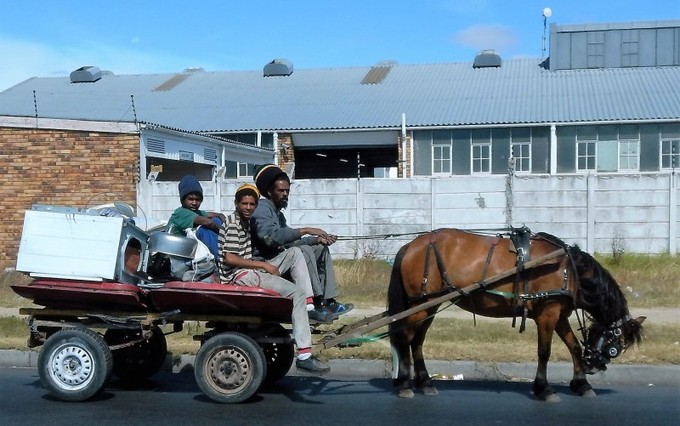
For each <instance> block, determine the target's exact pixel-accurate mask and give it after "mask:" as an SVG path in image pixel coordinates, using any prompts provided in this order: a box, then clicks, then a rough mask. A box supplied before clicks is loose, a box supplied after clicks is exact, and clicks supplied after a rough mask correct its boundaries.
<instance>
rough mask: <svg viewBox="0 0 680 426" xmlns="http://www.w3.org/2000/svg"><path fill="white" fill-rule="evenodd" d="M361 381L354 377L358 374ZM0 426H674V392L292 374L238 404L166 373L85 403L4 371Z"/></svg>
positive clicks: (33, 374) (679, 395)
mask: <svg viewBox="0 0 680 426" xmlns="http://www.w3.org/2000/svg"><path fill="white" fill-rule="evenodd" d="M359 373H360V372H359ZM0 383H2V386H1V387H0V423H1V424H3V425H7V426H10V425H22V426H23V425H27V424H50V425H69V426H72V425H74V424H97V425H122V424H134V425H167V424H181V425H193V424H196V425H209V424H225V423H226V424H238V425H250V424H258V425H262V424H277V425H300V424H303V425H320V424H323V425H348V424H353V425H365V424H370V425H391V426H392V425H397V424H399V425H402V424H403V425H416V424H418V425H422V424H427V425H428V426H432V425H451V424H455V425H494V424H496V425H548V424H549V425H563V424H564V425H566V424H577V425H598V426H602V425H616V426H620V425H648V424H654V425H655V426H662V425H675V424H677V421H678V419H679V418H680V388H678V386H675V385H655V386H650V385H644V384H633V385H630V384H628V385H627V384H611V385H601V386H598V387H597V391H598V394H599V395H598V396H597V397H596V398H581V397H578V396H575V395H573V394H571V393H570V391H569V389H568V387H567V385H565V384H558V385H556V386H555V388H556V390H557V391H558V393H559V394H560V396H561V398H562V402H560V403H556V404H551V403H545V402H540V401H536V400H535V399H534V398H533V397H532V395H531V384H530V383H525V382H506V381H468V380H465V381H439V382H438V388H439V391H440V393H439V395H438V396H436V397H428V396H424V395H420V394H417V395H416V396H415V397H414V398H413V399H400V398H397V397H396V396H395V395H394V392H393V390H392V386H391V381H390V380H389V379H386V378H371V377H364V376H362V375H361V374H358V375H357V377H353V378H351V377H342V376H339V375H328V376H326V377H324V378H316V377H307V376H288V377H285V378H284V379H283V380H282V381H281V382H279V383H278V384H277V385H276V386H275V387H273V388H268V389H264V390H262V391H260V392H258V394H256V396H254V397H253V398H251V399H250V400H249V401H247V402H245V403H242V404H235V405H222V404H217V403H214V402H212V401H211V400H209V399H208V398H206V397H205V396H204V395H203V394H201V392H200V390H199V389H198V387H197V385H196V383H195V381H194V376H193V374H191V372H189V371H183V372H181V373H172V372H162V373H159V374H157V375H156V376H154V377H153V378H152V379H150V380H148V381H146V382H145V383H143V385H142V386H141V387H138V388H129V387H126V386H124V385H123V383H122V382H120V381H117V380H115V379H113V380H111V381H110V382H109V384H108V385H107V386H106V387H105V389H104V391H103V392H102V393H101V394H100V395H98V396H97V397H95V398H94V399H93V400H91V401H87V402H81V403H66V402H62V401H58V400H56V399H54V398H53V397H51V396H50V395H49V394H48V393H47V392H46V391H45V389H44V388H43V387H42V385H41V383H40V380H39V378H38V375H37V371H36V370H35V368H5V367H2V368H0Z"/></svg>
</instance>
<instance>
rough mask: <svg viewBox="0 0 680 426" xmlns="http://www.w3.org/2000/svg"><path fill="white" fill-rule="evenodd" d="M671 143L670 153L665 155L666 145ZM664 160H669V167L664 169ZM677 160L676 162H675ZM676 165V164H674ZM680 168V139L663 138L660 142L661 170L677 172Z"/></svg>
mask: <svg viewBox="0 0 680 426" xmlns="http://www.w3.org/2000/svg"><path fill="white" fill-rule="evenodd" d="M666 143H670V144H671V146H670V149H671V150H670V152H668V153H664V149H663V148H664V144H666ZM664 158H668V159H669V166H667V167H664ZM674 159H675V161H673V160H674ZM673 163H675V164H673ZM678 167H680V138H668V137H662V138H660V140H659V169H660V170H675V169H676V168H678Z"/></svg>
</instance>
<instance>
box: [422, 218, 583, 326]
mask: <svg viewBox="0 0 680 426" xmlns="http://www.w3.org/2000/svg"><path fill="white" fill-rule="evenodd" d="M437 232H438V231H433V232H431V233H430V241H429V242H428V246H427V251H426V253H425V271H424V275H423V280H422V282H421V292H420V295H419V296H417V297H412V298H411V302H415V301H422V300H424V299H431V298H434V297H438V296H441V295H443V294H446V293H450V292H452V291H456V290H458V291H460V289H459V288H458V287H456V286H455V285H454V284H452V283H451V280H450V279H449V276H448V274H447V272H446V265H445V264H444V259H443V258H442V254H441V251H440V250H439V248H438V247H437ZM534 236H535V235H534V234H533V233H532V232H531V230H530V229H529V228H528V227H526V226H523V227H521V228H510V230H509V231H508V232H507V233H505V234H497V235H496V237H495V239H494V240H493V242H492V243H491V248H490V249H489V252H488V253H487V256H486V261H485V263H484V269H483V270H482V277H481V278H480V280H479V282H478V283H479V284H480V285H481V288H482V289H483V290H484V291H486V292H487V293H490V294H495V295H498V296H501V297H505V298H511V299H513V300H514V303H515V306H516V307H517V308H518V310H519V311H521V323H520V328H519V332H520V333H522V332H523V331H524V330H525V329H526V319H527V315H528V308H527V301H529V300H539V299H546V298H550V297H556V296H569V297H573V294H572V292H571V291H569V289H568V288H567V284H568V270H567V269H565V270H564V279H563V284H562V288H560V289H558V290H547V291H541V292H535V293H529V292H528V291H529V278H528V276H527V271H526V269H525V267H524V265H525V263H526V262H527V261H528V260H530V259H531V240H532V237H534ZM504 237H507V238H510V241H511V243H512V245H513V248H514V250H513V251H514V252H515V253H516V255H517V260H516V263H515V266H516V268H517V273H516V274H515V280H514V283H513V292H512V293H508V292H504V291H499V290H493V289H489V288H487V286H488V285H491V284H493V283H492V282H489V283H486V282H485V278H486V274H487V271H488V268H489V265H490V264H491V259H492V257H493V254H494V251H495V250H496V246H497V245H498V243H499V242H500V241H501V240H502V239H503V238H504ZM551 242H552V241H551ZM566 249H567V247H565V251H566V253H567V256H569V258H570V260H571V256H570V255H569V250H566ZM432 253H434V256H435V262H436V264H437V269H438V270H439V274H440V275H441V278H442V283H443V285H442V289H441V290H439V291H436V292H434V293H428V292H427V283H428V276H429V272H430V256H431V254H432ZM462 295H463V296H468V295H469V293H462ZM473 315H474V309H473ZM516 320H517V316H514V317H513V319H512V326H513V327H515V324H516Z"/></svg>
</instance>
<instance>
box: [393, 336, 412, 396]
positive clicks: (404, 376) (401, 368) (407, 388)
mask: <svg viewBox="0 0 680 426" xmlns="http://www.w3.org/2000/svg"><path fill="white" fill-rule="evenodd" d="M397 327H405V326H404V324H403V323H400V324H399V325H398V326H397ZM412 340H413V329H412V328H410V327H409V328H399V329H396V330H394V331H392V332H391V334H390V343H391V345H392V350H393V351H394V352H396V356H397V360H396V361H397V371H396V377H395V378H394V380H393V384H394V387H395V388H396V389H397V395H399V397H400V398H413V396H414V394H413V389H411V352H410V351H409V348H410V342H411V341H412ZM394 362H395V360H394V359H393V360H392V363H393V364H394Z"/></svg>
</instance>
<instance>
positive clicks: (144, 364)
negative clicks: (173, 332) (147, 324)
mask: <svg viewBox="0 0 680 426" xmlns="http://www.w3.org/2000/svg"><path fill="white" fill-rule="evenodd" d="M151 332H152V334H151V338H149V340H142V341H141V342H139V343H136V344H134V345H132V346H127V347H124V348H121V349H116V350H114V351H112V353H113V374H115V375H116V376H117V377H119V378H120V379H121V380H125V381H129V382H134V381H140V380H144V379H147V378H149V377H151V376H153V375H154V374H156V373H158V371H159V370H160V369H161V368H162V367H163V364H165V358H166V356H167V354H168V344H167V342H166V340H165V335H164V334H163V331H162V330H161V329H160V328H158V327H157V326H153V328H152V329H151ZM141 334H142V331H141V330H126V329H120V328H112V329H109V330H107V331H106V333H105V334H104V340H105V341H106V343H108V344H109V346H113V345H120V344H123V343H126V342H129V341H132V340H139V339H141V338H142V336H141Z"/></svg>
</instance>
